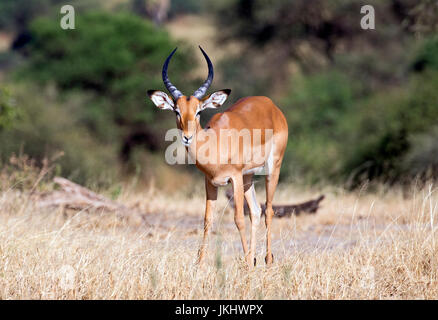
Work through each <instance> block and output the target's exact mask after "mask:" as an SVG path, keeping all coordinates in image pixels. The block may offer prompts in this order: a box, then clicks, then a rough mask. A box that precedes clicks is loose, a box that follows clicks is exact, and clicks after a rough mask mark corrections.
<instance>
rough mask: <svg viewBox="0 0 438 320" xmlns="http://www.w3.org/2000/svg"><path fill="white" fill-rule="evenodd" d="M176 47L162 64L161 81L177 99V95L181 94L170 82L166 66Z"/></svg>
mask: <svg viewBox="0 0 438 320" xmlns="http://www.w3.org/2000/svg"><path fill="white" fill-rule="evenodd" d="M176 49H178V48H175V49H174V50H173V51H172V53H171V54H170V55H169V56H168V57H167V59H166V61H165V62H164V65H163V71H162V76H163V82H164V85H165V86H166V88H167V90H169V92H170V94H171V95H172V96H173V97H174V98H175V99H178V98H179V97H181V96H182V95H183V94H182V93H181V91H179V90H178V89H177V88H176V87H175V86H174V85H173V84H172V82H170V80H169V77H168V76H167V67H168V66H169V62H170V59H172V56H173V54H174V53H175V51H176Z"/></svg>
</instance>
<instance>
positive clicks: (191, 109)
mask: <svg viewBox="0 0 438 320" xmlns="http://www.w3.org/2000/svg"><path fill="white" fill-rule="evenodd" d="M199 49H201V51H202V54H203V55H204V57H205V60H206V61H207V65H208V76H207V80H205V82H204V83H203V84H202V86H200V87H199V89H198V90H196V91H195V93H193V95H191V96H188V97H187V96H185V95H183V94H182V93H181V91H179V90H178V89H177V88H176V87H175V86H174V85H173V84H172V83H171V82H170V80H169V77H168V76H167V67H168V66H169V61H170V59H171V58H172V56H173V54H174V53H175V51H176V48H175V49H174V50H173V51H172V53H171V54H170V55H169V56H168V57H167V59H166V61H165V62H164V65H163V72H162V76H163V82H164V85H165V86H166V88H167V90H168V91H169V93H170V95H171V96H170V97H169V96H168V95H167V94H166V93H165V92H162V91H158V90H149V91H148V95H149V97H150V98H151V100H152V101H153V102H154V104H155V105H156V106H157V107H158V108H160V109H162V110H172V111H174V112H175V114H176V125H177V127H178V129H180V130H181V132H182V142H183V144H184V145H185V146H189V145H190V144H191V143H192V141H193V137H194V135H195V133H196V130H197V128H199V127H200V123H199V119H200V113H201V111H203V110H205V109H207V108H218V107H220V106H221V105H222V104H223V103H224V102H225V100H226V99H227V97H228V95H229V94H230V92H231V90H230V89H224V90H220V91H217V92H215V93H212V94H210V95H208V96H206V97H204V96H205V93H206V92H207V90H208V88H209V87H210V85H211V83H212V82H213V74H214V73H213V64H212V63H211V61H210V58H209V57H208V55H207V54H206V53H205V51H204V50H202V48H201V47H199Z"/></svg>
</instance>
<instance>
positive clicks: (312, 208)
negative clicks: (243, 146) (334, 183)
mask: <svg viewBox="0 0 438 320" xmlns="http://www.w3.org/2000/svg"><path fill="white" fill-rule="evenodd" d="M226 196H227V198H228V200H229V201H230V204H231V206H232V207H233V208H235V205H234V197H233V191H232V190H231V189H228V190H227V192H226ZM324 198H325V196H324V195H321V196H319V197H318V198H316V199H314V200H309V201H306V202H302V203H298V204H289V205H273V206H272V209H273V210H274V216H275V217H279V218H282V217H288V216H291V215H292V214H294V215H299V214H301V213H310V214H315V213H316V212H317V211H318V209H319V203H320V202H321V201H322V200H324ZM260 207H261V209H262V215H264V214H265V210H266V205H265V204H263V203H261V204H260ZM244 212H245V214H246V215H248V214H249V207H248V203H247V202H246V200H244Z"/></svg>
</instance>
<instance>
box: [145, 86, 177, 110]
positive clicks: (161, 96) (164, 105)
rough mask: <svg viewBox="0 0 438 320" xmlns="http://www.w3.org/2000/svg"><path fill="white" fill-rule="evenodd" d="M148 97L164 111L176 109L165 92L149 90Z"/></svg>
mask: <svg viewBox="0 0 438 320" xmlns="http://www.w3.org/2000/svg"><path fill="white" fill-rule="evenodd" d="M148 96H149V98H151V100H152V102H153V103H155V105H156V106H157V107H158V108H160V109H162V110H173V109H174V107H175V104H174V103H173V100H172V99H171V98H169V96H168V95H167V94H166V93H165V92H163V91H158V90H148Z"/></svg>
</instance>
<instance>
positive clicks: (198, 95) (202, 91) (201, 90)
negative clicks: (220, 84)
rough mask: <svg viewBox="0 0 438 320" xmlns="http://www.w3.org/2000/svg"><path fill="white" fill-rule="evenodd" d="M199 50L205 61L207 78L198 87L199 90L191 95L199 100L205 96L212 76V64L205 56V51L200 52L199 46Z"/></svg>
mask: <svg viewBox="0 0 438 320" xmlns="http://www.w3.org/2000/svg"><path fill="white" fill-rule="evenodd" d="M199 49H201V51H202V54H203V55H204V58H205V60H206V61H207V65H208V76H207V80H205V82H204V83H203V84H202V86H200V87H199V89H198V90H196V91H195V93H194V94H193V96H194V97H195V98H197V99H201V98H202V97H203V96H204V95H205V93H206V92H207V90H208V88H209V87H210V85H211V83H212V82H213V76H214V72H213V64H212V63H211V61H210V58H209V57H208V56H207V54H206V53H205V51H204V50H202V48H201V46H199Z"/></svg>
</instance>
